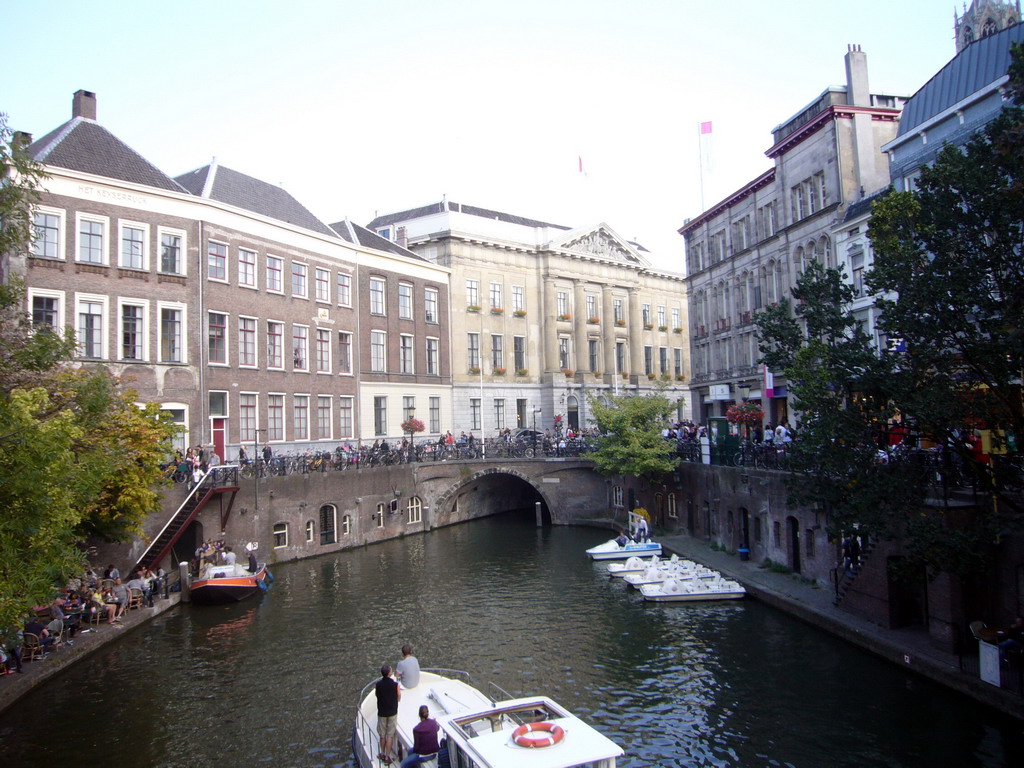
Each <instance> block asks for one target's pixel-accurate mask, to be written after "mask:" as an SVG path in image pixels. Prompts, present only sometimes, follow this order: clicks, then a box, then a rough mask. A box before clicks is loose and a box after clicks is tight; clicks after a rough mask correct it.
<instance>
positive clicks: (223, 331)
mask: <svg viewBox="0 0 1024 768" xmlns="http://www.w3.org/2000/svg"><path fill="white" fill-rule="evenodd" d="M208 317H209V329H208V330H207V338H208V344H207V346H208V349H209V355H210V362H211V363H227V361H228V316H227V315H226V314H224V313H223V312H210V314H209V315H208Z"/></svg>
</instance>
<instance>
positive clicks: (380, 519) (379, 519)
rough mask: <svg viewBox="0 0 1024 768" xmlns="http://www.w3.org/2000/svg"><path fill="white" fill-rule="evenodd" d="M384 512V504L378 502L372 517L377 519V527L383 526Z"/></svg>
mask: <svg viewBox="0 0 1024 768" xmlns="http://www.w3.org/2000/svg"><path fill="white" fill-rule="evenodd" d="M384 513H385V507H384V505H383V504H378V505H377V513H376V514H375V515H374V517H375V518H376V519H377V527H378V528H383V527H384Z"/></svg>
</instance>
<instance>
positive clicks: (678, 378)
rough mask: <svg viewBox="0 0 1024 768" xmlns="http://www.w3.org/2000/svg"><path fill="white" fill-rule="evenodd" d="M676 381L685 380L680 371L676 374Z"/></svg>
mask: <svg viewBox="0 0 1024 768" xmlns="http://www.w3.org/2000/svg"><path fill="white" fill-rule="evenodd" d="M676 381H686V377H685V376H683V374H681V373H677V374H676Z"/></svg>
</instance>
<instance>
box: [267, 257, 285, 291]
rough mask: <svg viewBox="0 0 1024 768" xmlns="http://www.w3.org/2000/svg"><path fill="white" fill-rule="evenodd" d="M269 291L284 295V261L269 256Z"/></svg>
mask: <svg viewBox="0 0 1024 768" xmlns="http://www.w3.org/2000/svg"><path fill="white" fill-rule="evenodd" d="M267 290H268V291H270V292H271V293H284V259H280V258H278V257H277V256H267Z"/></svg>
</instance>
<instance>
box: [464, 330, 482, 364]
mask: <svg viewBox="0 0 1024 768" xmlns="http://www.w3.org/2000/svg"><path fill="white" fill-rule="evenodd" d="M467 336H468V337H469V346H468V348H467V351H468V353H469V367H470V368H479V367H480V334H479V333H470V334H467Z"/></svg>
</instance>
